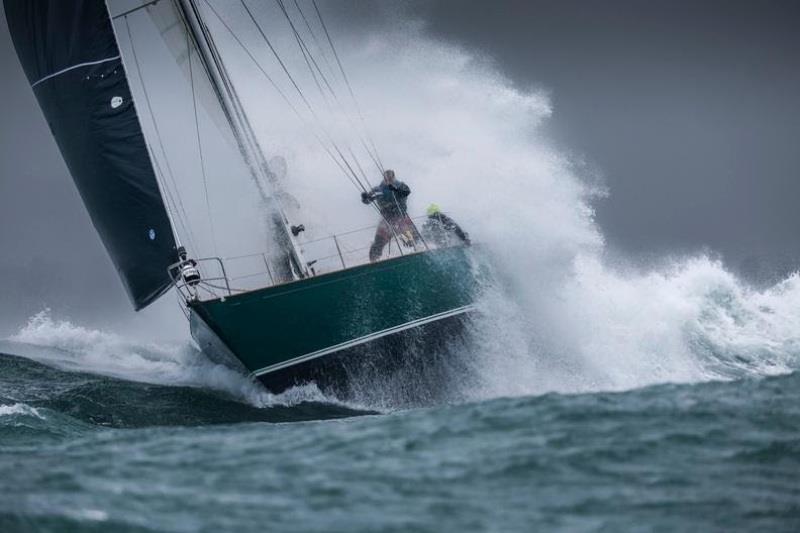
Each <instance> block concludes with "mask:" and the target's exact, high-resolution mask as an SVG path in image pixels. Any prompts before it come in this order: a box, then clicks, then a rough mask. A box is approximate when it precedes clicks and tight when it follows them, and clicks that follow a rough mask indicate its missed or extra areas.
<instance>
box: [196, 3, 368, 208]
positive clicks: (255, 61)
mask: <svg viewBox="0 0 800 533" xmlns="http://www.w3.org/2000/svg"><path fill="white" fill-rule="evenodd" d="M204 1H205V3H206V5H207V6H208V7H209V9H210V10H211V12H212V13H213V14H214V16H215V17H216V18H217V20H219V21H220V23H221V24H222V25H223V26H224V27H225V29H226V30H227V31H228V33H230V34H231V36H232V37H233V39H234V40H235V41H236V43H237V44H238V45H239V46H240V47H241V48H242V50H244V52H245V53H246V54H247V56H248V57H249V58H250V60H251V61H252V62H253V64H255V66H256V68H257V69H258V70H259V71H260V72H261V74H262V75H263V76H264V77H265V78H266V79H267V80H268V81H269V82H270V84H271V85H272V87H273V88H274V89H275V91H277V93H278V94H279V95H280V96H281V98H282V99H283V101H284V102H286V105H287V106H289V109H291V110H292V111H293V112H294V114H295V115H296V116H297V118H298V119H299V120H300V122H301V123H302V124H303V125H304V126H305V127H307V128H309V129H311V130H312V131H311V133H312V135H313V136H314V138H315V139H316V140H317V142H319V144H320V146H322V149H323V150H325V152H326V153H327V154H328V156H329V157H330V158H331V160H333V162H334V163H335V164H336V165H337V166H338V167H339V169H340V170H341V171H342V172H343V173H344V174H345V177H347V178H348V179H349V180H350V182H351V183H353V185H354V186H355V187H356V188H357V189H359V190H361V191H364V192H366V188H365V187H364V186H363V185H361V184H360V182H359V183H358V184H357V183H356V182H355V181H353V177H352V176H351V175H350V174H348V172H347V169H346V168H345V167H344V166H342V164H341V163H340V162H339V160H338V159H337V158H336V156H335V155H334V154H333V152H332V151H331V149H330V148H329V147H328V146H327V145H326V144H325V142H324V141H323V140H322V138H321V137H320V136H319V134H318V133H317V132H315V131H313V127H312V126H311V125H310V124H309V123H308V122H307V121H306V119H305V118H304V117H303V115H302V114H301V113H300V112H299V111H298V110H297V108H296V107H295V106H294V105H293V104H292V101H291V100H290V99H289V97H288V96H286V94H285V93H284V92H283V91H282V90H281V88H280V87H279V86H278V85H277V84H276V83H275V81H274V80H273V79H272V77H270V75H269V74H268V73H267V71H266V70H264V68H263V67H262V66H261V63H259V61H258V60H257V59H256V58H255V56H254V55H253V54H252V52H251V51H250V49H248V48H247V46H246V45H245V44H244V43H243V42H242V41H241V39H239V37H238V36H237V35H236V33H235V32H234V31H233V29H232V28H231V27H230V26H229V25H228V23H227V22H225V19H223V18H222V16H220V14H219V13H218V12H217V10H216V9H214V6H212V5H211V4H210V3H209V2H208V0H204ZM315 118H316V117H315ZM320 129H322V130H323V132H324V128H322V127H320ZM325 133H326V132H325ZM326 135H327V133H326ZM327 137H328V139H329V140H330V142H331V144H333V145H334V147H336V143H335V142H333V140H332V139H330V136H329V135H327Z"/></svg>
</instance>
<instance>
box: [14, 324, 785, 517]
mask: <svg viewBox="0 0 800 533" xmlns="http://www.w3.org/2000/svg"><path fill="white" fill-rule="evenodd" d="M34 342H35V343H38V344H33V343H34ZM770 348H771V349H773V350H775V349H776V346H775V345H774V344H773V345H772V346H771V347H770V346H766V345H765V346H762V349H761V355H758V356H755V357H761V358H762V361H760V362H759V361H754V360H753V357H754V355H753V353H744V352H742V353H740V354H727V358H726V359H725V361H717V362H715V363H714V364H707V365H706V368H707V369H708V371H709V374H708V375H707V377H706V378H704V379H702V380H697V381H689V382H684V383H661V384H651V385H648V384H643V386H637V387H632V388H624V387H623V388H620V387H616V388H613V389H614V390H610V389H609V388H608V387H605V386H600V387H599V388H594V385H589V386H586V388H585V389H584V390H582V391H578V390H572V391H570V392H547V391H546V390H545V389H542V390H541V391H540V392H538V393H537V392H533V390H532V391H530V392H528V393H523V394H519V393H518V392H519V391H516V392H515V393H514V394H508V395H498V396H495V395H493V394H491V393H487V390H492V389H491V387H489V388H483V389H481V388H478V389H475V388H474V387H476V383H477V381H476V380H475V379H470V380H465V386H466V387H469V388H470V389H471V396H470V393H466V392H465V393H462V394H460V395H457V396H454V397H453V399H452V400H451V401H443V402H440V403H427V404H426V403H425V402H424V401H423V402H421V403H420V404H419V405H416V406H408V405H406V404H404V405H402V406H400V407H391V406H390V405H389V404H388V403H387V402H388V400H387V397H386V394H383V395H381V396H379V398H380V400H379V401H376V402H375V404H373V405H369V401H370V400H369V398H370V396H369V395H365V396H364V398H365V400H363V402H362V403H358V402H352V401H351V402H343V401H340V400H338V399H336V398H330V397H325V396H324V395H322V394H321V393H320V392H319V391H317V390H316V389H315V388H314V387H306V388H304V389H300V390H297V389H296V390H293V391H290V392H288V393H286V394H284V395H281V396H273V395H270V394H268V393H266V392H264V391H263V390H261V389H260V388H259V387H258V386H256V385H254V384H252V383H250V382H249V381H248V380H247V378H246V377H244V376H241V375H238V374H236V373H235V372H233V371H231V370H228V369H226V368H224V367H219V366H218V365H216V364H215V363H213V362H211V361H209V360H208V359H206V358H205V357H204V356H203V355H202V354H201V353H199V352H196V351H195V350H194V349H193V348H192V347H191V346H190V345H183V344H180V343H176V344H153V343H135V342H131V341H129V340H126V339H123V338H121V337H119V336H116V335H113V334H110V333H106V332H100V331H94V330H90V329H87V328H83V327H78V326H75V325H72V324H70V323H69V322H65V321H58V320H55V319H53V318H52V317H50V316H49V315H48V314H47V313H42V314H39V315H37V316H36V317H33V318H32V319H31V320H30V322H29V323H28V325H26V326H25V327H24V328H22V330H20V332H19V333H18V334H17V335H15V336H14V337H13V340H8V341H3V342H2V343H0V352H2V353H3V355H0V494H2V498H0V531H3V532H13V531H221V530H226V531H264V530H269V531H348V532H350V531H532V530H564V531H687V530H689V531H739V530H741V531H751V530H756V529H759V530H765V531H796V530H797V528H798V527H800V483H798V474H800V372H797V371H795V370H794V369H792V368H785V369H784V368H781V369H780V370H779V371H776V372H773V371H772V370H771V369H773V368H774V365H772V364H762V363H763V362H764V361H763V360H764V359H767V358H769V355H768V353H767V352H768V351H769V350H770ZM772 356H773V357H775V354H774V353H773V354H772ZM795 357H797V352H795ZM728 359H732V360H738V361H740V365H739V366H738V367H737V368H738V369H739V370H737V371H736V372H733V371H732V370H731V368H732V367H731V365H730V364H728ZM100 361H104V364H102V365H101V364H99V362H100ZM723 363H726V364H723ZM666 364H668V363H666ZM792 364H794V365H796V364H797V360H796V359H795V360H794V362H793V363H792ZM720 368H723V369H724V370H720ZM795 368H796V367H795ZM620 371H622V372H624V369H620ZM560 372H561V371H560V370H559V374H560ZM710 372H721V373H719V374H717V375H716V377H712V376H711V374H710ZM732 372H733V373H734V374H736V375H731V373H732ZM773 374H775V375H773ZM496 378H497V377H496ZM496 380H497V379H495V380H494V381H496ZM490 381H492V380H490ZM590 381H591V380H590ZM587 382H588V381H587ZM594 382H597V380H594ZM492 386H496V384H494V385H492ZM532 386H535V385H532ZM511 389H513V387H511Z"/></svg>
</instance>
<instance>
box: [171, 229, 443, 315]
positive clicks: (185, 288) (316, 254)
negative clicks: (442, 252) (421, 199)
mask: <svg viewBox="0 0 800 533" xmlns="http://www.w3.org/2000/svg"><path fill="white" fill-rule="evenodd" d="M425 218H426V217H425V216H419V217H412V220H413V221H414V222H415V223H416V222H418V221H421V220H424V219H425ZM375 228H376V225H375V224H372V225H370V226H366V227H363V228H359V229H355V230H350V231H346V232H342V233H336V234H331V235H327V236H325V237H321V238H317V239H310V240H302V239H300V242H299V244H300V246H301V249H302V252H303V257H304V258H305V259H306V265H307V266H308V273H309V276H310V277H313V276H319V275H321V274H328V273H331V272H337V271H340V270H345V269H348V268H352V267H356V266H360V265H364V264H367V263H369V262H370V261H369V248H370V246H371V245H372V241H373V236H374V233H375ZM439 247H440V246H437V245H436V243H434V242H430V241H428V240H426V239H424V237H423V236H421V235H417V239H416V240H414V239H406V238H404V236H402V235H397V234H394V235H393V236H392V239H391V240H390V241H389V243H388V244H387V245H386V247H385V248H384V250H383V255H382V256H381V258H380V259H379V260H378V261H376V262H380V261H386V260H388V259H393V258H397V257H400V256H404V255H409V254H413V253H419V252H423V251H427V250H430V249H435V248H439ZM190 261H191V263H192V266H193V267H194V268H196V269H197V270H198V271H199V274H200V279H199V281H197V282H187V281H186V279H185V278H184V276H182V272H181V268H182V267H183V266H184V265H185V264H186V263H185V262H183V261H179V262H176V263H174V264H172V265H170V266H169V267H168V273H169V276H170V278H172V281H173V283H174V284H175V287H176V288H177V289H178V292H179V293H180V295H181V296H182V297H183V299H184V301H197V300H200V301H205V300H211V299H218V298H223V299H224V298H226V297H228V296H233V295H235V294H240V293H245V292H249V291H253V290H256V289H263V288H266V287H272V286H277V285H282V284H284V283H290V282H292V281H295V280H297V279H300V277H299V276H292V277H291V278H290V279H281V278H280V276H279V275H278V273H276V271H275V270H276V269H275V265H276V263H278V262H281V261H283V264H284V265H286V264H288V259H287V258H285V257H275V256H273V255H270V253H269V252H255V253H251V254H245V255H238V256H232V257H224V258H223V257H203V258H199V259H192V260H190Z"/></svg>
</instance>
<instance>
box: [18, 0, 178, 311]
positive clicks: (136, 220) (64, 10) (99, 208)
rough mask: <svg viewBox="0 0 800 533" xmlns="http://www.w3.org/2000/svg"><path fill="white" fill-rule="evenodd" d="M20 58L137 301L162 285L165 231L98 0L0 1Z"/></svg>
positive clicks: (171, 249)
mask: <svg viewBox="0 0 800 533" xmlns="http://www.w3.org/2000/svg"><path fill="white" fill-rule="evenodd" d="M4 5H5V12H6V18H7V20H8V26H9V30H10V32H11V37H12V39H13V41H14V46H15V48H16V50H17V55H18V56H19V59H20V62H21V63H22V67H23V69H24V70H25V74H26V75H27V77H28V81H29V82H30V83H31V86H32V88H33V91H34V93H35V94H36V98H37V99H38V101H39V105H40V107H41V108H42V111H43V112H44V115H45V118H46V119H47V122H48V124H49V125H50V130H51V131H52V133H53V136H54V137H55V139H56V142H57V143H58V146H59V148H60V150H61V153H62V155H63V156H64V160H65V161H66V163H67V166H68V167H69V170H70V173H71V174H72V177H73V179H74V181H75V184H76V185H77V187H78V190H79V192H80V194H81V197H82V198H83V202H84V204H85V205H86V208H87V209H88V211H89V215H90V216H91V219H92V222H93V224H94V226H95V228H96V229H97V232H98V233H99V234H100V237H101V238H102V240H103V243H104V244H105V247H106V249H107V250H108V253H109V254H110V255H111V259H112V261H113V262H114V264H115V266H116V268H117V271H118V272H119V275H120V277H121V278H122V282H123V284H124V285H125V288H126V290H127V291H128V295H129V297H130V299H131V301H132V302H133V305H134V307H135V308H136V309H137V310H138V309H141V308H143V307H145V306H146V305H148V304H149V303H151V302H152V301H153V300H155V299H156V298H158V297H159V296H160V295H161V294H163V293H164V292H166V291H167V289H168V288H169V286H170V284H171V280H170V279H169V277H168V275H167V266H168V265H169V264H170V263H172V262H174V261H175V260H176V252H175V249H176V246H175V239H174V237H173V233H172V227H171V225H170V221H169V218H168V215H167V212H166V209H165V207H164V202H163V199H162V197H161V193H160V191H159V187H158V182H157V180H156V176H155V173H154V170H153V167H152V164H151V161H150V157H149V154H148V152H147V146H146V144H145V139H144V135H143V134H142V130H141V127H140V125H139V120H138V117H137V115H136V109H135V107H134V105H133V100H132V97H131V92H130V88H129V86H128V81H127V79H126V76H125V70H124V68H123V66H122V61H121V58H120V52H119V49H118V47H117V42H116V39H115V37H114V31H113V28H112V26H111V21H110V20H109V15H108V11H107V9H106V4H105V2H104V1H103V0H69V1H63V0H4Z"/></svg>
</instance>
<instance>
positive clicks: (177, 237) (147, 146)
mask: <svg viewBox="0 0 800 533" xmlns="http://www.w3.org/2000/svg"><path fill="white" fill-rule="evenodd" d="M103 3H104V4H105V6H106V13H107V14H108V18H109V21H111V20H112V18H111V6H109V5H108V1H107V0H103ZM142 7H147V5H144V6H142ZM128 14H129V13H128ZM123 15H126V14H123ZM110 26H111V31H112V32H113V34H114V40H115V41H116V42H117V43H119V37H118V36H117V30H116V28H115V27H114V24H113V23H111V24H110ZM117 46H119V45H117ZM119 57H120V62H121V63H122V68H123V70H124V71H125V72H126V74H127V72H128V68H127V66H126V65H125V59H124V58H123V57H122V54H121V53H120V55H119ZM131 101H133V94H131ZM136 123H137V124H138V126H139V130H140V131H142V135H143V136H144V128H143V127H142V118H141V117H140V116H139V113H136ZM144 146H145V150H146V151H147V158H148V160H149V161H150V168H151V169H153V177H154V178H155V180H156V186H157V187H158V192H159V194H160V195H161V198H162V203H163V204H164V209H165V211H166V213H167V218H168V219H169V222H170V224H169V226H170V229H171V230H172V238H173V239H174V240H175V243H176V245H177V246H178V247H180V246H181V238H180V235H179V234H178V232H177V231H176V229H175V228H176V227H177V226H176V225H175V215H174V214H173V213H172V208H170V203H169V202H168V201H163V200H164V199H165V198H168V194H166V193H168V192H169V191H168V190H167V187H166V184H164V183H162V179H163V176H162V179H159V178H158V176H159V172H158V169H157V167H156V165H155V164H154V163H155V156H154V155H153V151H152V149H151V147H150V143H148V142H145V143H144Z"/></svg>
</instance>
